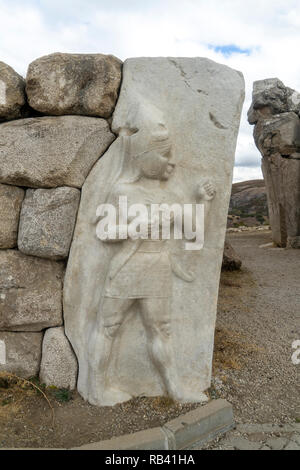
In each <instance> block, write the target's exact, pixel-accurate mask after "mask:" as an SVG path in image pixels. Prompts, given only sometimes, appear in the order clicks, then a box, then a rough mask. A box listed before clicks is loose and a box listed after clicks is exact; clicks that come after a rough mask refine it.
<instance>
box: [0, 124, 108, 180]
mask: <svg viewBox="0 0 300 470" xmlns="http://www.w3.org/2000/svg"><path fill="white" fill-rule="evenodd" d="M113 140H114V136H113V134H112V133H111V132H110V130H109V126H108V124H107V122H106V121H105V120H103V119H99V118H89V117H81V116H62V117H42V118H31V119H21V120H18V121H14V122H8V123H4V124H1V125H0V182H1V183H8V184H16V185H18V186H29V187H32V188H52V187H53V188H54V187H58V186H73V187H77V188H80V187H81V186H82V184H83V182H84V181H85V178H86V176H87V175H88V173H89V171H90V169H91V168H92V166H93V165H94V163H95V162H96V161H97V160H98V158H99V157H100V156H101V155H102V154H103V152H105V150H106V149H107V147H108V146H109V145H110V144H111V142H112V141H113Z"/></svg>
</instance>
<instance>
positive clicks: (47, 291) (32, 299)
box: [0, 250, 64, 331]
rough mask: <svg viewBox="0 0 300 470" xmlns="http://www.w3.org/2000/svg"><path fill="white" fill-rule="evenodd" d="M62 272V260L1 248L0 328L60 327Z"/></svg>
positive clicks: (33, 329) (31, 328)
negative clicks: (47, 258) (51, 259)
mask: <svg viewBox="0 0 300 470" xmlns="http://www.w3.org/2000/svg"><path fill="white" fill-rule="evenodd" d="M63 274H64V265H63V263H61V262H57V261H50V260H43V259H39V258H35V257H33V256H26V255H24V254H22V253H20V252H18V251H16V250H2V251H0V330H5V331H41V330H42V329H44V328H48V327H51V326H60V325H61V324H62V321H63V320H62V283H63Z"/></svg>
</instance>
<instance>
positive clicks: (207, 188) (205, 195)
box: [197, 181, 216, 201]
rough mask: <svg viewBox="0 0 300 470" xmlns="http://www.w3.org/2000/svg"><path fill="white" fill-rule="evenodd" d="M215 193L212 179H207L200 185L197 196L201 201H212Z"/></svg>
mask: <svg viewBox="0 0 300 470" xmlns="http://www.w3.org/2000/svg"><path fill="white" fill-rule="evenodd" d="M215 195H216V190H215V187H214V185H213V184H212V183H211V182H210V181H206V182H205V183H202V184H200V185H199V186H198V190H197V197H198V199H199V200H200V201H201V200H203V201H211V200H212V199H213V198H214V197H215Z"/></svg>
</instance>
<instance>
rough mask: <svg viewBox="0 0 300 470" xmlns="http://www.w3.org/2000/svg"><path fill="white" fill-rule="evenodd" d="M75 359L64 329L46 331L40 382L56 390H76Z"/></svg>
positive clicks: (76, 366)
mask: <svg viewBox="0 0 300 470" xmlns="http://www.w3.org/2000/svg"><path fill="white" fill-rule="evenodd" d="M77 369H78V365H77V359H76V357H75V354H74V352H73V350H72V347H71V345H70V343H69V341H68V339H67V337H66V335H65V332H64V328H63V327H60V328H49V330H46V332H45V336H44V340H43V349H42V362H41V369H40V381H41V382H42V383H44V384H46V385H47V387H49V386H51V385H53V386H55V387H57V388H69V389H70V390H73V389H75V388H76V381H77Z"/></svg>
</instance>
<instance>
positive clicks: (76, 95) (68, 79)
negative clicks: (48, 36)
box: [26, 53, 122, 118]
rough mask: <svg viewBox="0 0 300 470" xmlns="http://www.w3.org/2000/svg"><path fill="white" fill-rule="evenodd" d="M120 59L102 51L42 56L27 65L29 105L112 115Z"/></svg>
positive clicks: (44, 110) (43, 110)
mask: <svg viewBox="0 0 300 470" xmlns="http://www.w3.org/2000/svg"><path fill="white" fill-rule="evenodd" d="M121 67H122V62H121V61H120V60H119V59H117V58H116V57H114V56H111V55H102V54H61V53H55V54H50V55H48V56H44V57H41V58H39V59H37V60H35V61H34V62H32V63H31V64H30V65H29V68H28V72H27V78H26V92H27V96H28V101H29V104H30V106H31V107H32V108H33V109H35V110H37V111H40V112H41V113H44V114H49V115H57V116H60V115H63V114H81V115H83V116H99V117H103V118H108V117H109V116H111V114H112V112H113V110H114V107H115V104H116V101H117V98H118V91H119V87H120V82H121Z"/></svg>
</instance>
